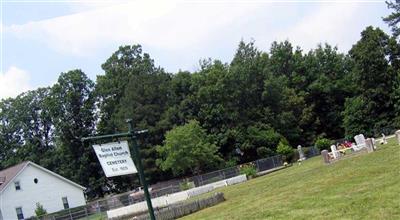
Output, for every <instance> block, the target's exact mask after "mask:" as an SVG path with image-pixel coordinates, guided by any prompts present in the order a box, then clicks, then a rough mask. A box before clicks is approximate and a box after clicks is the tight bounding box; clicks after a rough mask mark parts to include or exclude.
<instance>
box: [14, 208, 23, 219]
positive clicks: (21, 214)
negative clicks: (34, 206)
mask: <svg viewBox="0 0 400 220" xmlns="http://www.w3.org/2000/svg"><path fill="white" fill-rule="evenodd" d="M15 211H17V218H18V220H21V219H24V213H22V208H21V207H18V208H16V209H15Z"/></svg>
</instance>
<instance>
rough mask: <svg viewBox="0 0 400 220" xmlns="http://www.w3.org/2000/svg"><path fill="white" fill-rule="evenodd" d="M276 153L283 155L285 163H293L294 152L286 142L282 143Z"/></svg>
mask: <svg viewBox="0 0 400 220" xmlns="http://www.w3.org/2000/svg"><path fill="white" fill-rule="evenodd" d="M276 152H277V153H278V154H281V155H282V156H283V157H284V160H285V161H287V162H291V160H292V157H293V152H294V150H293V148H292V147H291V146H289V144H288V143H287V142H286V141H280V142H279V144H278V147H277V148H276Z"/></svg>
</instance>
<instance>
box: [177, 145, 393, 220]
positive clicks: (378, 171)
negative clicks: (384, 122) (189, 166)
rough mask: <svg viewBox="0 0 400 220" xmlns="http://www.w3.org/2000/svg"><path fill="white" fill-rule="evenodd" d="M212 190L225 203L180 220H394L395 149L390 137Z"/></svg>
mask: <svg viewBox="0 0 400 220" xmlns="http://www.w3.org/2000/svg"><path fill="white" fill-rule="evenodd" d="M218 191H220V192H223V193H224V195H225V198H226V201H225V202H223V203H220V204H218V205H216V206H213V207H210V208H207V209H204V210H201V211H199V212H196V213H194V214H192V215H189V216H185V217H184V218H183V219H213V220H214V219H229V220H231V219H371V220H372V219H400V146H399V145H397V142H395V139H394V138H392V139H390V140H389V143H388V144H387V145H379V146H378V150H377V151H375V152H373V153H369V154H367V153H365V154H360V155H356V156H354V157H350V158H346V159H343V160H340V161H338V162H336V163H333V164H330V165H325V164H323V162H322V158H321V157H320V156H319V157H315V158H312V159H310V160H307V161H305V162H303V163H302V164H301V165H297V164H294V165H293V166H292V167H290V168H287V169H283V170H280V171H277V172H275V173H272V174H269V175H266V176H262V177H259V178H255V179H252V180H249V181H247V182H246V183H242V184H238V185H234V186H229V187H226V188H221V189H220V190H218Z"/></svg>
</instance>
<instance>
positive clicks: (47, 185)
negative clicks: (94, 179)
mask: <svg viewBox="0 0 400 220" xmlns="http://www.w3.org/2000/svg"><path fill="white" fill-rule="evenodd" d="M84 190H85V187H83V186H80V185H78V184H76V183H74V182H72V181H71V180H68V179H66V178H64V177H62V176H60V175H58V174H56V173H54V172H51V171H50V170H48V169H46V168H43V167H41V166H39V165H37V164H35V163H33V162H30V161H26V162H23V163H20V164H18V165H15V166H13V167H10V168H7V169H5V170H2V171H0V220H14V219H24V218H29V217H32V216H35V209H36V203H40V204H41V205H42V206H43V208H45V209H46V211H47V213H52V212H57V211H60V210H62V209H67V208H73V207H77V206H81V205H85V204H86V201H85V196H84V194H83V191H84Z"/></svg>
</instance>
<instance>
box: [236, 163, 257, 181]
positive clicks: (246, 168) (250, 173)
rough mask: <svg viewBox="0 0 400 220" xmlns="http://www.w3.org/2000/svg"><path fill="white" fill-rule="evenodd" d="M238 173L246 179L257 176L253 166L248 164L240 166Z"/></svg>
mask: <svg viewBox="0 0 400 220" xmlns="http://www.w3.org/2000/svg"><path fill="white" fill-rule="evenodd" d="M240 173H241V174H246V176H247V177H250V178H252V177H255V176H256V174H257V170H256V167H255V166H254V164H252V163H250V164H244V165H241V166H240Z"/></svg>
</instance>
